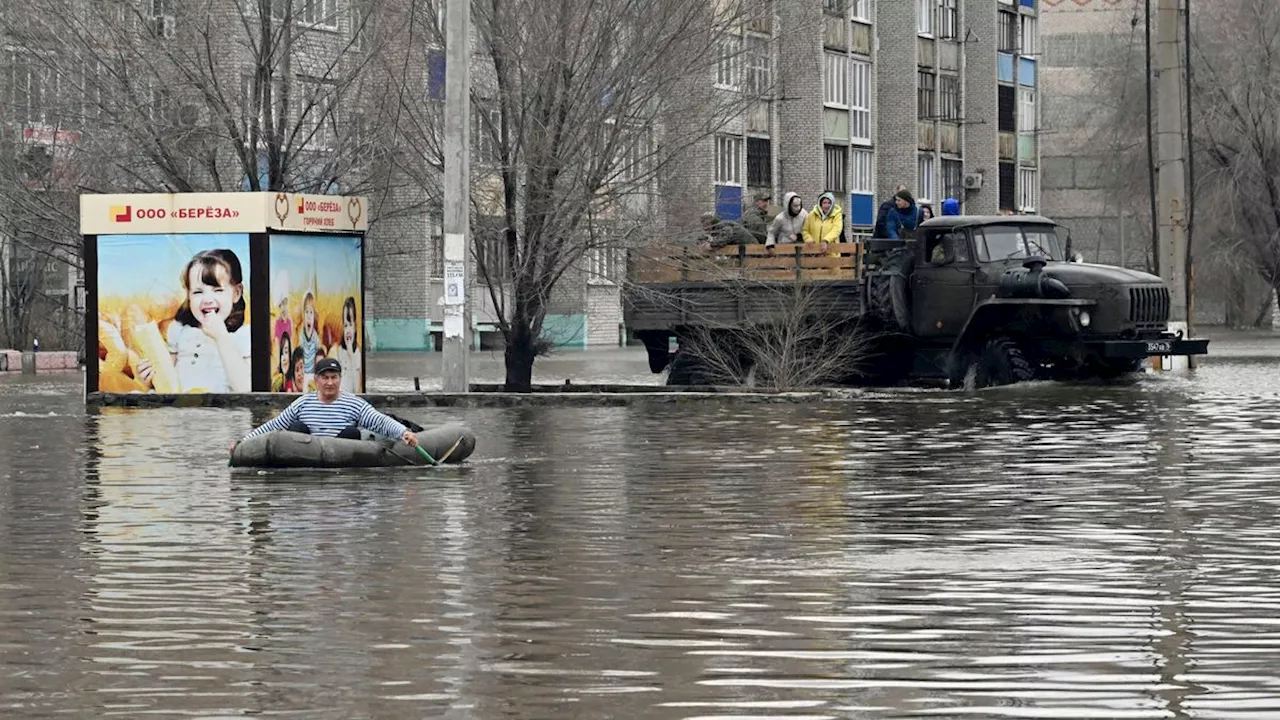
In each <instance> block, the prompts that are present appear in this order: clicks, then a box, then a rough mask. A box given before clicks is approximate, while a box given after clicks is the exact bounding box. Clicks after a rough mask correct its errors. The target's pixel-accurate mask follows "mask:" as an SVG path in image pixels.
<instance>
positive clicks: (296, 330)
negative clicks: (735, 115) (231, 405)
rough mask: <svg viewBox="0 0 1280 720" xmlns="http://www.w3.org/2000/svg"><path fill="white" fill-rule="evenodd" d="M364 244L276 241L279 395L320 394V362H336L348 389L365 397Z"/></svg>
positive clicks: (318, 238) (335, 239)
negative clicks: (317, 382)
mask: <svg viewBox="0 0 1280 720" xmlns="http://www.w3.org/2000/svg"><path fill="white" fill-rule="evenodd" d="M360 243H361V240H360V238H357V237H351V236H332V235H307V236H301V235H272V236H271V249H270V252H269V257H270V262H271V278H272V283H271V294H272V298H273V302H272V328H273V340H272V344H273V348H272V350H273V352H272V364H271V389H272V390H273V391H275V392H299V393H300V392H308V391H310V390H314V389H315V371H314V369H315V365H316V361H318V360H320V359H321V358H325V357H333V358H337V359H338V362H340V363H342V389H343V390H346V391H347V392H353V393H359V392H364V363H363V358H362V353H361V350H360V348H361V346H360V342H361V340H360V338H361V335H362V333H361V331H360V329H361V327H362V326H361V322H362V320H361V318H362V317H363V312H362V308H361V286H360V283H361V277H362V274H361V269H362V268H361V262H362V261H361V255H360ZM286 338H287V339H286Z"/></svg>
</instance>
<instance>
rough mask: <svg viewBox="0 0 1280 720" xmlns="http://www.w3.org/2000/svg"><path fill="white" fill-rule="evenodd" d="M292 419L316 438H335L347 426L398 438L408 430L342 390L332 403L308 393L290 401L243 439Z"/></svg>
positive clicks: (286, 425) (282, 427)
mask: <svg viewBox="0 0 1280 720" xmlns="http://www.w3.org/2000/svg"><path fill="white" fill-rule="evenodd" d="M295 421H300V422H302V423H304V424H306V426H307V427H308V428H311V434H312V435H316V436H318V437H335V436H336V435H337V434H338V433H340V432H342V431H343V430H344V429H345V428H347V427H349V426H351V425H357V426H359V427H362V428H364V429H366V430H369V431H371V432H375V433H377V434H379V435H384V436H386V437H391V438H399V437H400V436H402V435H404V433H405V431H406V430H408V428H406V427H405V426H404V425H401V424H400V423H398V422H396V421H395V420H392V419H391V418H389V417H387V416H386V415H383V414H382V413H380V412H378V411H377V410H374V409H373V406H372V405H370V404H369V403H367V402H365V401H364V399H363V398H360V397H357V396H355V395H351V394H349V393H345V392H343V393H339V394H338V397H337V399H335V400H334V401H333V402H331V403H326V402H320V398H319V397H317V396H316V394H315V393H313V392H312V393H307V394H306V395H303V396H302V397H300V398H298V399H297V400H294V401H293V403H291V404H290V405H289V407H287V408H285V409H284V410H283V411H282V412H281V413H280V414H279V415H277V416H275V417H274V418H272V419H270V420H268V421H267V422H265V423H263V424H262V425H260V426H258V427H257V428H255V429H254V430H253V432H251V433H249V434H248V435H246V436H245V437H244V439H245V440H248V439H249V438H251V437H257V436H258V435H262V434H265V433H269V432H273V431H276V430H288V429H289V426H290V425H292V424H293V423H294V422H295Z"/></svg>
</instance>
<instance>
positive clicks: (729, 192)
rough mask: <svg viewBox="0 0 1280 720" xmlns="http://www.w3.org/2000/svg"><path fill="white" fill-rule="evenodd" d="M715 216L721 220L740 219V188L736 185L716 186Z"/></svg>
mask: <svg viewBox="0 0 1280 720" xmlns="http://www.w3.org/2000/svg"><path fill="white" fill-rule="evenodd" d="M716 217H718V218H720V219H721V220H741V219H742V188H740V187H738V186H736V185H717V186H716Z"/></svg>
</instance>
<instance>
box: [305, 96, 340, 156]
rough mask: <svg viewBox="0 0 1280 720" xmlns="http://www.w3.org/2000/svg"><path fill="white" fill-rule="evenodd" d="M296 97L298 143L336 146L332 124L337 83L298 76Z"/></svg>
mask: <svg viewBox="0 0 1280 720" xmlns="http://www.w3.org/2000/svg"><path fill="white" fill-rule="evenodd" d="M300 80H301V83H300V86H301V87H300V89H301V90H302V92H301V94H300V96H299V97H298V139H299V143H300V144H302V145H304V146H306V147H309V148H316V149H328V148H333V147H337V143H336V142H335V137H336V134H337V133H336V128H335V126H334V114H333V109H334V107H333V106H334V95H336V94H337V88H338V86H337V83H334V82H332V81H327V80H318V79H309V78H300Z"/></svg>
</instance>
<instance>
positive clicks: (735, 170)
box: [716, 135, 742, 185]
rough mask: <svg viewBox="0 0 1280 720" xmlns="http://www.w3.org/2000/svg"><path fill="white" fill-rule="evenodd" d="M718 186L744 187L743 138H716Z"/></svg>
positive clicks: (728, 136) (726, 136)
mask: <svg viewBox="0 0 1280 720" xmlns="http://www.w3.org/2000/svg"><path fill="white" fill-rule="evenodd" d="M716 184H717V185H742V138H740V137H735V136H733V135H720V136H718V137H716Z"/></svg>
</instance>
